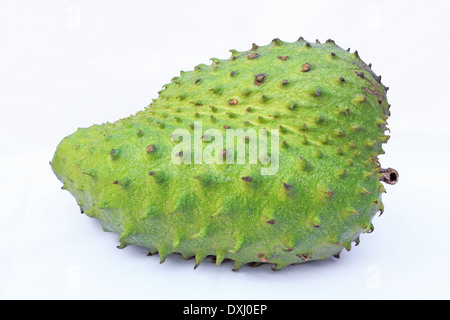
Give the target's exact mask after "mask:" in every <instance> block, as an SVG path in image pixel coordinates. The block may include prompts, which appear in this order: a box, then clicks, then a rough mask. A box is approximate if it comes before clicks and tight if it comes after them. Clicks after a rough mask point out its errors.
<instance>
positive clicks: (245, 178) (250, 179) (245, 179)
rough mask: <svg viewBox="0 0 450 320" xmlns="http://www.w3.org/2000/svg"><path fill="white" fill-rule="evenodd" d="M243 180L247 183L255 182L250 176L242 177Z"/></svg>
mask: <svg viewBox="0 0 450 320" xmlns="http://www.w3.org/2000/svg"><path fill="white" fill-rule="evenodd" d="M241 179H242V180H243V181H246V182H252V181H253V179H252V177H249V176H246V177H242V178H241Z"/></svg>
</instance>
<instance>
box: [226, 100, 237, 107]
mask: <svg viewBox="0 0 450 320" xmlns="http://www.w3.org/2000/svg"><path fill="white" fill-rule="evenodd" d="M238 103H239V101H238V100H237V99H230V100H228V104H229V105H231V106H235V105H237V104H238Z"/></svg>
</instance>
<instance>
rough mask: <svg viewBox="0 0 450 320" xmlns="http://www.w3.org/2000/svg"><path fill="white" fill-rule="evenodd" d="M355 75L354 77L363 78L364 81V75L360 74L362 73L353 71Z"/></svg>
mask: <svg viewBox="0 0 450 320" xmlns="http://www.w3.org/2000/svg"><path fill="white" fill-rule="evenodd" d="M355 73H356V75H357V76H358V77H360V78H363V79H364V73H362V72H358V71H355Z"/></svg>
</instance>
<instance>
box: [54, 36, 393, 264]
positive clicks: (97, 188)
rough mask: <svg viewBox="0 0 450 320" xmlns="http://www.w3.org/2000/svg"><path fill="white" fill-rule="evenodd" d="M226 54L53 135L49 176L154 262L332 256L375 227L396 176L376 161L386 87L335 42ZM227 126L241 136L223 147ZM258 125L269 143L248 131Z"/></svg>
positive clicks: (280, 43)
mask: <svg viewBox="0 0 450 320" xmlns="http://www.w3.org/2000/svg"><path fill="white" fill-rule="evenodd" d="M231 53H232V55H231V57H230V58H229V59H225V60H220V59H215V58H214V59H211V60H212V63H211V64H210V65H205V64H201V65H198V66H197V67H195V69H194V70H193V71H189V72H184V71H182V72H181V75H180V76H179V77H175V78H173V79H172V82H171V83H169V84H167V85H165V86H164V89H163V90H162V91H160V92H159V97H158V98H157V99H155V100H153V102H152V103H151V104H150V105H149V106H148V107H147V108H145V110H144V111H140V112H138V113H137V114H136V115H133V116H130V117H129V118H126V119H121V120H119V121H117V122H115V123H105V124H101V125H93V126H91V127H89V128H83V129H78V130H77V131H76V132H75V133H74V134H72V135H70V136H68V137H66V138H65V139H63V140H62V141H61V143H60V144H59V146H58V148H57V150H56V152H55V155H54V158H53V161H52V162H51V166H52V168H53V170H54V172H55V174H56V175H57V177H58V178H59V179H60V180H61V181H62V182H63V183H64V186H63V188H64V189H66V190H68V191H69V192H70V193H71V194H72V195H73V196H74V197H75V198H76V200H77V202H78V205H79V206H80V208H81V210H82V212H85V213H86V214H87V215H88V216H90V217H93V218H96V219H98V220H99V221H100V222H101V223H102V225H103V228H104V230H107V231H112V232H115V233H117V234H120V238H119V240H120V247H121V248H123V247H125V246H127V245H138V246H143V247H146V248H149V249H150V252H151V253H156V252H158V253H159V255H160V258H161V262H163V261H164V260H165V258H166V257H167V256H168V255H169V254H171V253H174V252H178V253H181V254H182V255H183V257H185V258H190V257H193V256H195V259H196V266H198V264H199V263H200V262H201V261H202V260H203V259H204V258H205V257H207V256H210V255H212V256H215V257H216V263H217V264H220V263H221V262H222V261H223V260H224V259H232V260H234V261H235V270H237V269H239V268H240V267H241V266H242V265H244V264H250V265H259V264H262V263H271V264H272V265H273V269H274V270H279V269H281V268H283V267H284V266H286V265H289V264H297V263H302V262H306V261H312V260H322V259H327V258H329V257H330V256H335V257H338V256H339V253H340V251H341V250H342V249H344V248H345V249H347V250H350V248H351V245H352V242H355V243H356V244H358V243H359V236H360V234H361V233H368V232H371V231H373V224H372V219H373V217H374V215H375V214H376V213H377V212H378V211H380V212H382V211H383V204H382V201H381V194H382V192H383V191H384V188H383V186H382V184H381V183H380V180H381V181H383V182H387V183H391V184H393V183H395V182H396V181H397V179H398V173H397V172H396V171H395V170H393V169H382V168H381V167H380V164H379V160H378V155H379V154H382V153H384V152H383V149H382V144H383V143H386V142H387V140H388V138H389V136H387V135H385V130H386V129H387V128H386V120H387V118H388V116H389V114H390V113H389V107H390V105H389V104H388V102H387V99H386V92H387V89H388V88H387V87H385V86H384V85H383V84H382V83H381V82H380V80H381V77H379V76H376V75H375V74H374V72H373V71H372V70H371V66H370V65H367V64H366V63H364V62H363V61H362V60H361V59H360V57H359V56H358V54H357V52H354V53H350V52H349V50H347V51H346V50H343V49H341V48H340V47H338V46H337V45H336V44H335V43H334V41H332V40H328V41H327V42H326V43H323V44H322V43H319V42H318V41H317V42H316V43H310V42H307V41H305V40H304V39H303V38H300V39H299V40H298V41H296V42H294V43H286V42H283V41H281V40H279V39H274V40H273V41H272V42H271V43H270V44H268V45H266V46H257V45H255V44H254V45H253V47H252V49H250V50H249V51H245V52H238V51H235V50H231ZM227 129H228V130H227ZM231 129H234V130H237V129H242V130H241V132H240V133H241V135H240V136H238V137H237V138H236V143H235V144H234V145H231V147H229V145H226V146H227V147H223V149H222V144H223V145H225V140H226V136H227V133H228V132H230V130H231ZM208 130H209V131H208ZM208 132H209V133H211V132H212V133H213V134H212V135H211V134H208ZM261 132H262V133H263V135H262V136H258V135H251V134H252V133H256V134H258V133H259V134H261ZM264 134H269V136H268V137H267V150H268V152H267V154H266V153H264V152H263V151H264V150H265V149H264V148H263V146H264V145H258V144H256V143H253V142H255V141H256V140H259V142H261V141H263V140H261V139H262V138H261V137H263V136H264ZM220 135H222V136H220ZM212 136H214V138H215V139H212ZM180 137H182V138H183V139H182V140H181V139H180ZM234 140H235V139H234V138H233V141H234ZM230 141H231V140H230ZM240 143H241V144H240ZM239 146H240V147H239ZM242 146H244V147H245V146H246V147H247V148H246V149H245V150H246V154H245V155H246V158H244V161H243V159H242V158H239V157H240V155H241V156H242V153H241V154H240V153H239V152H240V150H242ZM258 146H259V147H258ZM188 147H193V148H192V149H191V150H194V151H193V152H192V153H191V154H189V150H190V149H189V148H188ZM239 148H241V149H239ZM257 149H258V150H257ZM198 150H200V153H199V152H197V151H198ZM278 150H279V152H278ZM256 152H258V153H256ZM261 152H262V153H261ZM208 155H210V157H209V158H208ZM255 155H257V157H256V158H255ZM250 159H253V161H251V160H250ZM255 159H256V160H255ZM180 162H181V163H180ZM221 162H223V163H221Z"/></svg>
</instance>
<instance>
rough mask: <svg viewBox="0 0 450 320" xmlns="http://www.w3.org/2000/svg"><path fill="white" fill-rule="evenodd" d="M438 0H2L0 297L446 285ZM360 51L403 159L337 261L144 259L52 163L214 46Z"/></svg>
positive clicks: (375, 293)
mask: <svg viewBox="0 0 450 320" xmlns="http://www.w3.org/2000/svg"><path fill="white" fill-rule="evenodd" d="M449 14H450V3H449V2H448V1H444V0H442V1H438V0H435V1H427V2H425V1H356V0H355V1H350V0H346V1H293V0H286V1H281V2H280V1H257V2H255V1H235V0H231V1H214V0H209V1H206V0H202V1H181V0H179V1H174V0H172V1H108V2H106V1H103V2H101V1H87V0H86V1H81V0H80V1H76V0H72V1H66V0H62V1H56V0H55V1H31V0H30V1H25V0H22V1H5V0H1V1H0V108H1V112H0V121H1V126H0V201H1V208H0V298H2V299H17V298H19V299H36V298H37V299H423V298H425V299H436V298H438V299H440V298H445V299H447V298H449V297H450V294H449V292H448V288H449V285H450V275H449V272H448V263H449V262H450V260H449V249H448V245H447V244H448V243H449V240H450V236H449V232H448V226H449V225H450V212H449V211H450V210H449V206H448V198H449V195H450V190H449V187H448V181H449V180H450V172H449V171H450V169H449V156H450V151H449V145H450V129H449V126H448V125H447V123H448V121H449V116H450V111H449V110H450V105H449V102H448V99H447V97H448V94H449V92H448V88H449V87H450V80H449V77H448V74H449V71H450V70H449V63H448V57H449V56H450V44H449V43H450V42H449V41H448V32H449V31H450V20H449V19H448V16H449ZM300 36H303V37H304V38H305V39H307V40H309V41H315V40H316V39H319V40H320V41H322V42H324V41H326V40H327V39H329V38H331V39H333V40H335V41H336V43H337V44H338V45H339V46H340V47H342V48H348V47H350V48H351V50H352V51H353V50H358V52H359V55H360V56H361V58H362V59H363V60H364V61H365V62H367V63H372V64H373V70H374V71H375V73H377V74H379V75H382V77H383V83H384V84H385V85H386V86H388V87H390V90H389V92H388V100H389V102H390V103H391V105H392V107H391V112H392V115H391V117H390V119H389V121H388V123H389V128H390V129H391V133H390V136H391V139H390V140H389V142H388V143H387V144H386V145H384V150H385V151H386V154H385V155H383V156H381V157H380V160H381V164H382V166H383V167H393V168H395V169H397V170H398V171H399V174H400V179H399V183H398V184H397V185H395V186H387V187H386V189H387V193H386V194H384V195H383V202H384V205H385V212H384V214H383V215H382V216H381V217H378V216H376V217H375V218H374V221H373V222H374V226H375V231H374V232H373V233H372V234H368V235H363V236H362V237H361V244H360V245H359V246H358V247H357V248H353V249H352V250H351V251H350V252H345V251H344V252H343V253H342V254H341V259H340V260H330V261H324V262H317V263H308V264H303V265H300V266H289V267H286V268H285V269H283V270H282V271H279V272H272V271H271V270H270V268H269V267H268V266H267V267H266V266H262V267H260V268H247V267H244V268H242V269H241V270H240V271H239V272H232V271H231V269H232V265H231V264H226V263H225V264H223V265H221V266H219V267H216V266H215V265H214V264H212V263H208V262H204V263H202V264H201V265H200V266H199V267H198V268H197V269H196V270H195V271H194V270H193V266H194V262H193V261H192V260H189V261H184V260H183V259H182V258H180V257H179V256H176V255H173V256H170V257H169V258H168V259H167V260H166V262H165V263H164V264H161V265H160V264H159V257H158V256H152V257H147V256H146V253H147V250H145V249H142V248H137V247H127V248H125V249H123V250H118V249H116V245H117V244H118V238H117V236H115V235H114V234H111V233H105V232H103V231H102V229H101V226H100V224H99V223H97V221H96V220H93V219H89V218H88V217H87V216H85V215H80V214H79V208H78V207H77V205H76V202H75V200H74V199H73V198H72V196H71V195H70V194H69V193H68V192H66V191H62V190H61V189H60V187H61V184H60V183H59V181H58V180H57V179H56V177H55V176H54V175H53V173H52V171H51V169H50V166H49V161H50V160H51V158H52V156H53V152H54V150H55V148H56V146H57V144H58V142H59V141H60V140H61V139H62V138H63V137H65V136H67V135H69V134H71V133H72V132H74V131H75V130H76V129H77V128H78V127H87V126H90V125H92V124H95V123H104V122H106V121H110V122H114V121H115V120H118V119H120V118H123V117H127V116H129V115H131V114H135V113H136V112H137V111H139V110H141V109H143V108H144V107H145V106H147V105H148V104H149V103H150V102H151V99H153V98H156V97H157V92H158V91H159V90H160V89H161V88H162V85H163V84H166V83H168V82H170V79H171V78H172V77H174V76H177V75H178V74H179V71H180V70H186V71H187V70H192V69H193V67H194V66H196V65H197V64H199V63H210V61H209V59H210V58H212V57H216V58H221V59H223V58H228V57H229V55H230V53H229V52H228V50H229V49H236V50H240V51H242V50H247V49H249V48H250V47H251V44H252V43H257V44H261V45H264V44H267V43H269V42H270V41H271V40H272V39H273V38H280V39H281V40H283V41H288V42H292V41H296V40H297V39H298V38H299V37H300Z"/></svg>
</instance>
